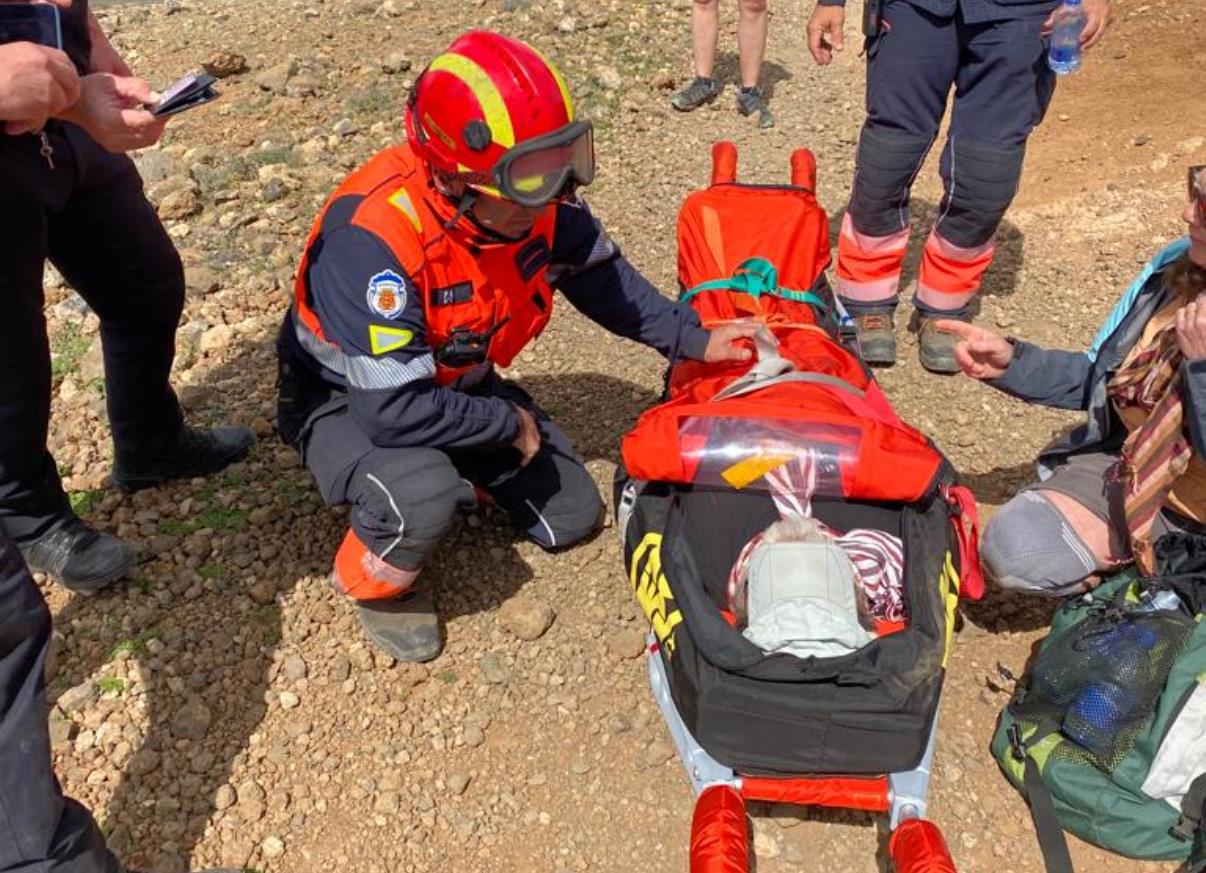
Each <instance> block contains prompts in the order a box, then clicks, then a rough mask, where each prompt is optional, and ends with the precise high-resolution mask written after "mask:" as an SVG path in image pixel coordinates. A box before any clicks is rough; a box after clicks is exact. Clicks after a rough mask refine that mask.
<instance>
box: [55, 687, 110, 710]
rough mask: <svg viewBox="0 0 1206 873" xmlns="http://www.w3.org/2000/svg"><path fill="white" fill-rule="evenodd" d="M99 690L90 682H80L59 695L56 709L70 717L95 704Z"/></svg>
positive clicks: (98, 696)
mask: <svg viewBox="0 0 1206 873" xmlns="http://www.w3.org/2000/svg"><path fill="white" fill-rule="evenodd" d="M99 698H100V690H99V689H98V688H97V687H96V685H95V684H93V683H92V682H81V683H80V684H79V685H75V686H72V687H71V688H68V689H67V690H66V691H64V692H63V693H62V694H60V695H59V700H58V707H59V709H61V710H62V711H63V712H64V714H66V715H71V714H72V713H73V712H79V711H80V710H81V709H84V708H85V707H88V706H91V705H92V704H94V703H96V701H97V700H98V699H99Z"/></svg>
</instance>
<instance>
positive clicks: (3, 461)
mask: <svg viewBox="0 0 1206 873" xmlns="http://www.w3.org/2000/svg"><path fill="white" fill-rule="evenodd" d="M48 136H49V140H50V145H51V147H52V149H53V156H52V161H53V163H54V166H53V167H51V166H50V165H49V164H48V162H47V161H46V159H45V158H44V157H43V156H42V155H41V154H40V153H39V147H40V144H39V141H38V138H37V137H35V136H31V135H28V134H25V135H21V136H6V135H4V134H0V307H2V308H3V312H4V317H3V318H0V373H3V374H4V377H3V378H2V379H0V525H2V526H3V527H4V528H5V529H6V530H7V531H8V533H9V535H10V536H11V537H13V538H14V539H16V540H18V541H26V540H28V539H32V538H34V537H36V536H39V535H40V534H42V533H44V532H45V531H46V530H47V529H48V528H49V527H50V526H51V525H53V523H54V522H55V521H56V520H58V519H60V518H62V517H63V516H64V515H66V514H67V513H68V512H70V508H69V506H68V502H67V497H66V495H65V494H64V493H63V488H62V484H61V483H60V482H59V475H58V471H57V469H56V467H55V463H54V459H53V458H52V457H51V456H50V453H49V452H48V451H47V449H46V436H47V428H48V424H49V418H50V390H51V370H50V344H49V341H48V338H47V335H46V319H45V317H44V316H43V313H42V309H43V306H44V304H45V298H44V295H43V291H42V271H43V267H44V266H45V263H46V260H47V259H48V258H49V260H50V261H51V262H52V263H53V264H54V265H55V267H57V268H58V270H59V272H60V273H62V274H63V276H64V277H65V278H66V279H67V281H68V282H69V283H70V284H71V286H72V287H73V288H75V290H76V291H78V292H79V294H80V296H81V297H83V298H84V300H86V301H87V302H88V305H89V306H91V307H92V309H93V310H94V311H95V312H96V314H97V316H98V317H99V318H100V325H101V326H100V339H101V343H102V347H103V352H104V362H105V398H106V402H107V404H108V412H109V421H110V424H111V426H112V433H113V442H114V446H115V447H116V449H118V450H123V451H130V452H138V451H141V450H144V449H149V450H154V448H155V446H156V445H157V444H158V443H161V442H163V441H166V440H167V439H170V438H172V437H174V436H175V435H176V432H177V431H178V429H179V428H180V426H181V424H182V421H183V418H182V416H181V413H180V407H179V404H178V403H177V402H176V396H175V394H173V393H172V389H171V387H170V386H169V384H168V376H169V373H170V371H171V367H172V359H173V357H174V356H175V337H176V324H177V322H178V321H179V319H180V312H181V310H182V308H183V306H184V270H183V267H182V266H181V263H180V257H179V256H178V255H177V253H176V249H175V246H174V245H173V244H172V240H171V238H170V237H169V236H168V235H167V232H166V231H165V230H164V227H163V225H162V224H161V223H160V221H159V217H158V216H157V215H156V214H155V209H154V207H153V206H152V205H151V204H150V202H149V201H148V200H147V198H146V196H145V195H144V194H143V188H142V180H141V179H140V178H139V175H138V171H137V170H136V169H135V167H134V164H133V162H132V161H131V160H130V159H129V158H128V157H126V156H125V155H114V154H110V153H109V152H106V151H105V150H104V149H102V148H101V147H100V146H99V145H98V144H97V143H96V142H94V141H93V140H92V139H91V138H90V137H88V136H87V135H86V134H85V133H84V132H83V131H82V130H80V129H79V128H76V127H74V126H72V125H67V124H57V125H53V126H52V127H50V128H49V129H48Z"/></svg>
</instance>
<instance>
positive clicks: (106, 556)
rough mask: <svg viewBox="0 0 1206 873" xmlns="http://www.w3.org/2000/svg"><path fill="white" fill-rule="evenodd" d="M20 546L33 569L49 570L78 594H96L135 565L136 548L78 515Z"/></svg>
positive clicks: (48, 573) (60, 581)
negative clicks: (88, 523) (98, 528)
mask: <svg viewBox="0 0 1206 873" xmlns="http://www.w3.org/2000/svg"><path fill="white" fill-rule="evenodd" d="M19 548H20V549H21V554H22V555H24V556H25V562H26V563H27V564H29V566H30V569H32V570H36V571H38V572H40V573H45V574H46V575H47V576H50V577H52V578H53V579H55V580H56V581H58V583H59V584H60V585H62V586H63V587H64V588H66V589H68V590H69V591H74V592H76V593H77V594H95V593H96V592H98V591H100V590H101V589H102V588H106V587H108V586H109V585H112V584H113V583H114V582H116V581H117V580H118V579H120V578H122V577H123V576H125V575H126V573H128V572H130V567H132V566H133V565H134V550H133V549H131V548H130V547H129V546H127V545H126V544H125V543H123V542H122V541H121V540H119V539H118V538H117V537H115V536H112V535H111V534H107V533H101V532H100V531H98V530H94V529H93V528H91V527H89V526H88V525H86V524H84V522H82V521H81V520H80V519H78V518H76V517H75V516H71V517H70V518H65V519H63V520H62V521H60V522H58V523H56V524H55V526H54V527H52V528H51V529H50V530H49V531H47V532H46V533H44V534H42V535H41V536H40V537H38V538H37V539H36V540H31V541H30V542H28V543H22V544H20V546H19Z"/></svg>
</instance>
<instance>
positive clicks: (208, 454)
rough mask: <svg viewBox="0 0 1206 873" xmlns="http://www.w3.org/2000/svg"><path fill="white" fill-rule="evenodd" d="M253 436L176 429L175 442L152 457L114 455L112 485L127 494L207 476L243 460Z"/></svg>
mask: <svg viewBox="0 0 1206 873" xmlns="http://www.w3.org/2000/svg"><path fill="white" fill-rule="evenodd" d="M253 445H255V434H253V433H252V432H251V431H250V430H248V429H247V428H245V427H215V428H203V427H189V426H188V425H187V424H186V425H184V426H183V427H181V428H180V432H179V433H178V434H176V438H175V439H174V440H172V442H171V443H170V444H168V445H167V446H166V447H165V448H163V449H162V450H161V451H159V452H156V453H154V454H148V453H142V454H137V455H134V454H123V453H122V452H120V451H119V452H117V455H116V457H115V459H114V462H113V484H114V485H116V486H117V488H118V489H120V490H122V491H125V492H127V493H129V492H131V491H141V490H142V489H143V488H153V487H154V486H156V485H161V484H163V483H164V482H167V481H169V480H171V479H192V478H194V477H196V476H208V475H209V474H211V473H216V472H218V471H219V470H222V469H225V468H226V467H229V466H230V465H231V464H233V463H234V462H235V461H238V460H241V459H242V458H244V457H246V455H247V452H248V450H250V448H251V447H252V446H253Z"/></svg>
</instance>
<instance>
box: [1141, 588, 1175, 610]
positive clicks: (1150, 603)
mask: <svg viewBox="0 0 1206 873" xmlns="http://www.w3.org/2000/svg"><path fill="white" fill-rule="evenodd" d="M1180 609H1181V598H1180V597H1179V596H1178V595H1177V592H1175V591H1173V590H1172V589H1171V588H1161V589H1160V590H1159V591H1157V592H1156V593H1155V594H1153V595H1151V596H1150V597H1145V598H1143V601H1142V603H1141V604H1140V605H1139V606H1138V607H1136V608H1135V611H1136V612H1177V611H1178V610H1180Z"/></svg>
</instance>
